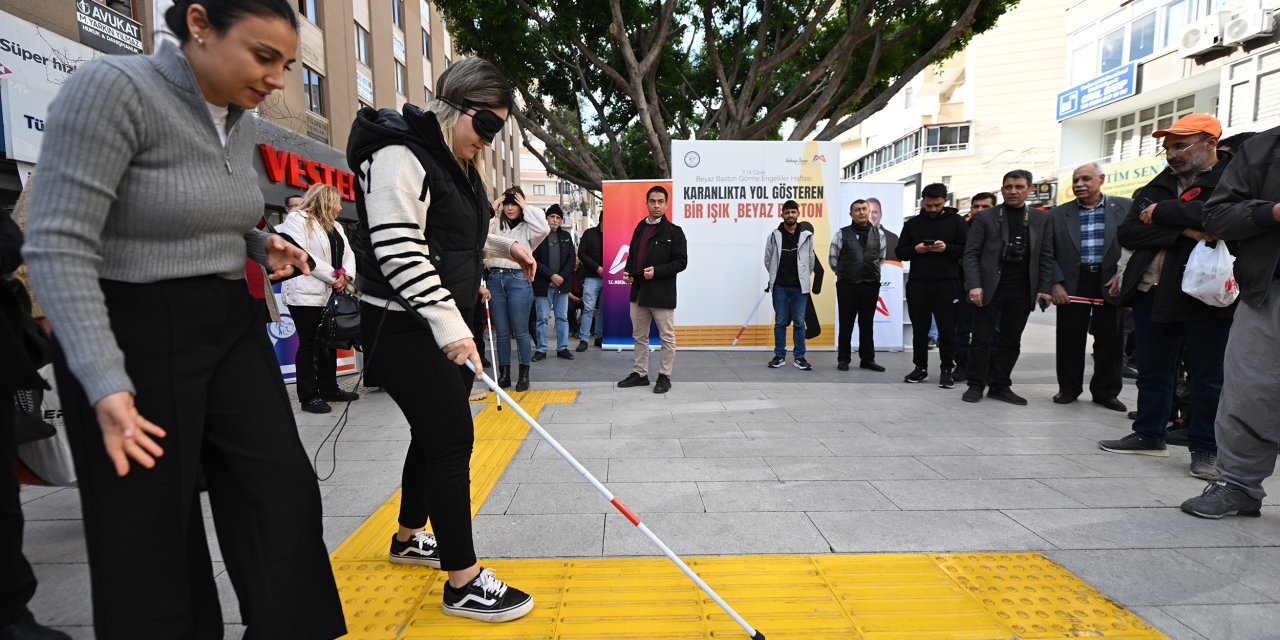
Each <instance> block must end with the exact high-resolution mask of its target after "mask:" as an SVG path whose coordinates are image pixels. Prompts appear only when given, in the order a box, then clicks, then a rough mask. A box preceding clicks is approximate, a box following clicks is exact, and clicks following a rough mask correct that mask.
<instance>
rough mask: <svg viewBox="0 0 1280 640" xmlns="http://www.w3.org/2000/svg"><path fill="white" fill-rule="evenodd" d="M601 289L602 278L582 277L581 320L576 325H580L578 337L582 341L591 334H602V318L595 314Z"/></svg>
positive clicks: (602, 285) (589, 337)
mask: <svg viewBox="0 0 1280 640" xmlns="http://www.w3.org/2000/svg"><path fill="white" fill-rule="evenodd" d="M602 289H604V279H603V278H583V279H582V322H580V323H579V325H578V326H579V327H580V328H579V330H578V339H579V340H582V341H583V342H586V341H587V340H590V339H591V336H592V335H594V336H595V337H597V338H600V337H603V336H604V318H597V317H596V315H595V313H596V301H598V300H599V299H600V291H601V290H602ZM600 315H602V316H603V315H604V314H603V313H601V314H600ZM593 322H594V325H593V324H592V323H593Z"/></svg>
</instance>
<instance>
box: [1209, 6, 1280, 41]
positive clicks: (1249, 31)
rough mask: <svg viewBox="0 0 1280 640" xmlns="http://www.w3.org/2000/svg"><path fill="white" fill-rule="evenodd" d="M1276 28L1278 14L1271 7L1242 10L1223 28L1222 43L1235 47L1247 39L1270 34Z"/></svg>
mask: <svg viewBox="0 0 1280 640" xmlns="http://www.w3.org/2000/svg"><path fill="white" fill-rule="evenodd" d="M1275 29H1276V14H1275V12H1274V11H1272V10H1270V9H1249V10H1246V11H1241V12H1239V13H1237V14H1235V15H1234V16H1232V17H1231V19H1230V20H1228V21H1227V23H1226V26H1224V27H1223V28H1222V43H1223V44H1225V45H1227V46H1229V47H1234V46H1236V45H1238V44H1241V43H1243V42H1245V41H1247V40H1252V39H1254V38H1259V37H1262V36H1269V35H1271V33H1272V32H1274V31H1275Z"/></svg>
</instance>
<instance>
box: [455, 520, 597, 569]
mask: <svg viewBox="0 0 1280 640" xmlns="http://www.w3.org/2000/svg"><path fill="white" fill-rule="evenodd" d="M471 529H472V537H473V538H474V540H475V547H476V555H477V556H479V557H480V558H482V559H483V558H583V557H599V556H600V555H601V551H602V547H601V544H602V542H601V541H602V540H604V516H602V515H598V514H590V515H588V514H557V515H514V516H507V515H502V516H488V515H485V516H476V518H475V520H474V521H473V522H472V525H471ZM481 562H483V560H481Z"/></svg>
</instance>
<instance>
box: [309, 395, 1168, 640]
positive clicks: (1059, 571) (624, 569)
mask: <svg viewBox="0 0 1280 640" xmlns="http://www.w3.org/2000/svg"><path fill="white" fill-rule="evenodd" d="M515 397H516V399H517V401H518V402H520V403H521V406H523V407H524V408H525V410H526V411H528V412H529V414H530V415H533V416H537V415H538V413H539V412H540V411H541V410H542V408H543V407H544V406H545V405H546V404H548V403H568V402H573V401H574V399H575V398H576V393H575V392H573V391H528V392H525V393H524V394H516V395H515ZM475 425H476V447H475V450H474V452H473V455H472V473H473V479H472V489H471V492H472V514H473V515H474V513H475V511H476V510H478V509H479V508H480V505H482V504H483V503H484V500H485V498H486V497H488V495H489V492H490V491H491V490H492V489H493V487H494V485H495V484H496V483H497V480H498V477H499V476H500V475H501V474H502V471H503V469H505V468H506V466H507V464H508V463H509V462H510V460H511V458H512V456H513V455H514V454H515V451H516V449H517V448H518V447H519V446H520V442H521V441H522V440H523V439H524V436H525V434H526V433H527V431H528V427H527V425H525V424H524V422H523V421H521V420H520V418H519V416H516V415H515V412H513V411H501V412H499V411H496V410H495V409H494V407H493V406H492V405H490V406H487V407H485V409H484V410H482V411H481V412H480V413H479V414H478V415H477V416H476V419H475ZM399 504H400V494H399V492H397V493H396V494H395V495H394V496H392V497H391V499H389V500H387V502H386V503H385V504H383V505H382V506H381V507H379V508H378V509H377V510H376V511H375V512H374V513H373V515H371V516H369V518H368V519H367V520H366V521H365V522H364V524H362V525H361V526H360V527H359V528H358V529H357V530H356V531H355V532H354V533H352V535H351V537H349V538H348V539H347V540H346V541H345V542H343V544H342V545H340V546H339V547H338V548H337V549H335V550H334V552H333V554H332V555H331V560H332V562H333V569H334V575H335V577H336V578H337V581H338V591H339V593H340V595H341V597H342V601H343V607H344V609H345V611H346V617H347V627H348V630H349V632H350V633H349V634H348V635H347V636H346V637H347V638H350V639H352V640H355V639H366V638H367V639H370V640H373V639H378V640H383V639H389V638H398V639H405V640H408V639H415V640H416V639H426V638H431V639H433V640H449V639H463V638H488V639H490V640H547V639H554V640H607V639H624V638H627V639H641V638H643V639H646V640H649V639H667V638H670V639H689V640H694V639H704V638H743V637H745V635H744V634H743V632H742V629H741V628H740V627H739V626H738V625H737V624H736V623H734V622H733V620H732V619H730V618H729V616H728V615H726V614H725V613H724V612H723V611H722V610H721V609H720V608H719V607H718V606H717V605H716V604H715V602H714V601H712V600H711V599H710V598H709V597H707V596H706V595H705V594H703V593H702V592H701V591H699V590H698V588H697V587H696V586H695V585H694V584H693V583H692V582H691V581H690V580H689V579H688V577H686V576H685V575H684V574H683V573H681V572H680V571H679V569H677V568H676V567H675V565H673V564H672V563H671V562H670V561H669V560H667V559H666V558H661V557H659V558H582V559H505V560H503V559H496V560H490V559H486V560H485V561H484V565H485V566H486V567H492V568H494V570H495V571H496V572H497V574H498V575H499V576H500V577H501V578H502V579H503V580H505V581H507V582H510V583H511V584H513V585H516V586H518V587H519V588H520V589H523V590H525V591H527V592H529V593H531V594H532V595H533V597H534V601H535V603H536V606H535V607H534V609H533V611H532V612H531V613H530V614H529V615H528V616H525V617H524V618H522V619H520V620H517V621H514V622H508V623H503V624H496V625H495V624H484V623H480V622H475V621H472V620H464V619H460V618H454V617H448V616H445V615H444V614H443V613H442V612H441V609H440V601H441V598H442V596H443V589H444V576H445V574H444V573H443V572H440V571H435V570H432V569H429V568H426V567H416V566H406V565H393V564H390V563H389V562H387V545H388V543H389V537H390V535H391V533H392V532H394V531H395V528H396V515H397V513H398V511H399ZM685 561H686V562H687V563H688V564H689V566H690V567H692V568H693V570H694V571H696V572H697V573H698V575H700V576H702V578H703V579H704V580H706V582H707V583H708V584H709V585H710V586H711V587H712V588H713V589H715V590H716V592H717V593H719V594H720V596H721V597H723V598H724V599H725V601H726V602H728V603H729V604H730V605H731V606H733V607H734V609H735V610H737V611H738V613H739V614H741V615H742V617H743V618H745V619H746V620H747V622H749V623H751V624H752V625H753V626H755V627H756V628H757V629H758V630H760V631H761V632H762V633H764V634H765V635H766V636H768V638H770V640H778V639H790V638H794V639H801V638H803V639H805V640H826V639H831V640H834V639H837V638H839V639H841V640H848V639H851V638H852V639H862V640H933V639H947V640H956V639H960V640H992V639H1034V640H1041V639H1051V638H1082V637H1090V638H1109V639H1112V640H1119V639H1124V640H1154V639H1159V638H1165V636H1164V635H1163V634H1161V633H1160V632H1159V631H1157V630H1155V629H1154V628H1152V627H1151V626H1150V625H1148V624H1146V623H1145V622H1143V621H1142V620H1141V619H1140V618H1138V617H1137V616H1136V615H1134V614H1133V613H1131V612H1129V611H1127V610H1125V609H1124V608H1123V607H1121V606H1119V605H1118V604H1116V603H1115V602H1113V601H1112V600H1111V599H1109V598H1107V597H1106V596H1104V595H1103V594H1101V593H1099V592H1098V591H1097V590H1096V589H1094V588H1093V587H1091V586H1089V585H1088V584H1087V583H1085V582H1084V581H1083V580H1080V579H1079V578H1077V577H1076V576H1075V575H1073V574H1071V573H1070V572H1069V571H1067V570H1066V569H1064V568H1062V567H1061V566H1059V565H1057V564H1056V563H1054V562H1052V561H1050V560H1049V559H1047V558H1045V557H1044V556H1043V555H1041V554H1038V553H968V554H862V555H811V556H804V555H779V556H714V557H709V556H700V557H689V558H685Z"/></svg>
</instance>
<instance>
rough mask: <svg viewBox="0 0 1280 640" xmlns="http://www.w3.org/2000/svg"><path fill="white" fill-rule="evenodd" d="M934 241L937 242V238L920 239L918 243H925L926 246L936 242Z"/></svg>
mask: <svg viewBox="0 0 1280 640" xmlns="http://www.w3.org/2000/svg"><path fill="white" fill-rule="evenodd" d="M936 242H937V240H921V241H920V244H923V245H926V246H927V245H931V244H934V243H936Z"/></svg>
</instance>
